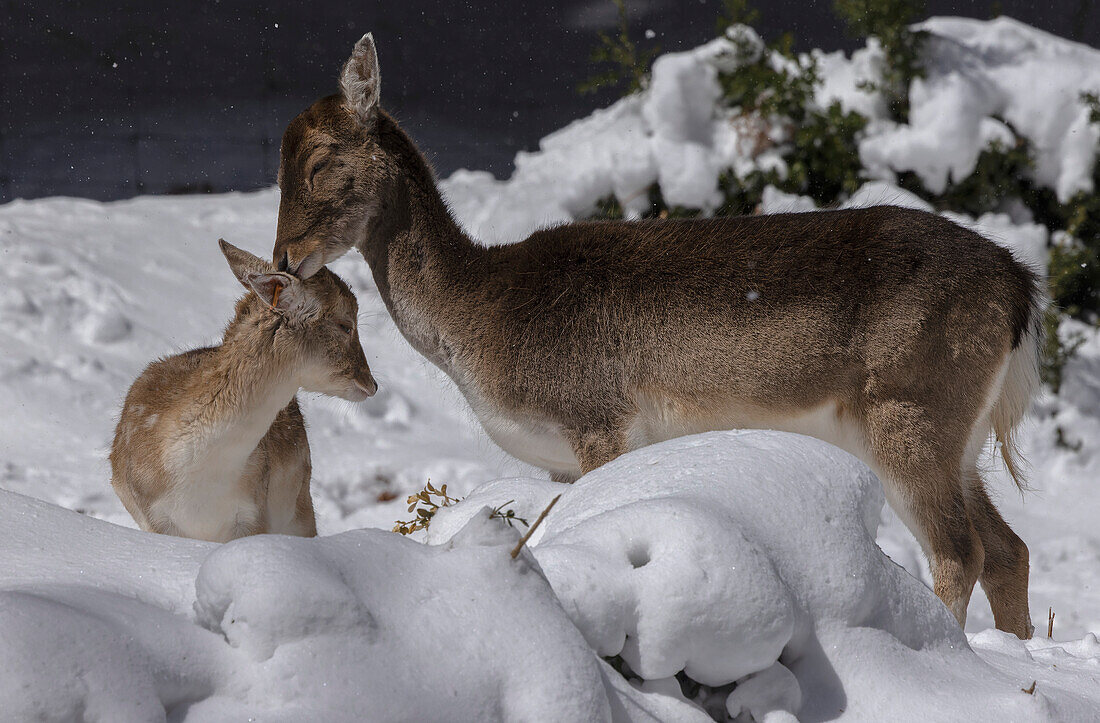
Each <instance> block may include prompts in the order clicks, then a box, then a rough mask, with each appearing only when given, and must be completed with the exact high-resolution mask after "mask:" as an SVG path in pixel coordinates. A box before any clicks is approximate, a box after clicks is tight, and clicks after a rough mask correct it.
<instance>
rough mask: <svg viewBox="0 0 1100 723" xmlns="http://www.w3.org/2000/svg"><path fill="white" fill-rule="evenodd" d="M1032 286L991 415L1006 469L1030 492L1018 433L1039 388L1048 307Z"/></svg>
mask: <svg viewBox="0 0 1100 723" xmlns="http://www.w3.org/2000/svg"><path fill="white" fill-rule="evenodd" d="M1030 286H1031V288H1030V294H1029V298H1028V299H1027V305H1026V308H1024V309H1021V313H1020V314H1018V315H1017V319H1018V320H1019V321H1018V322H1017V324H1018V326H1017V328H1016V331H1015V339H1014V344H1013V346H1012V350H1011V351H1010V352H1009V355H1008V371H1007V372H1006V373H1005V378H1004V382H1003V383H1002V385H1001V390H1000V394H999V395H998V397H997V401H996V402H995V403H994V405H993V410H992V412H991V414H990V416H991V419H990V421H991V423H992V426H993V434H994V436H995V437H996V439H997V443H998V445H997V446H998V447H999V448H1000V450H1001V457H1002V458H1003V459H1004V462H1005V467H1007V468H1008V473H1009V474H1010V475H1012V479H1013V481H1014V482H1015V483H1016V486H1017V487H1019V488H1020V489H1021V490H1024V489H1027V477H1026V474H1025V471H1024V463H1023V459H1022V457H1021V456H1020V451H1019V449H1018V447H1017V440H1016V433H1017V431H1018V427H1019V424H1020V421H1021V420H1022V419H1023V417H1024V415H1025V414H1027V411H1028V409H1029V408H1030V407H1031V400H1032V399H1033V398H1034V396H1035V394H1036V392H1037V391H1038V389H1039V384H1040V382H1039V355H1040V354H1041V352H1042V346H1043V315H1044V313H1045V312H1046V305H1047V302H1046V298H1045V296H1044V295H1043V292H1042V290H1041V288H1040V285H1039V280H1038V279H1037V278H1033V279H1032V283H1031V284H1030ZM1021 306H1022V304H1021ZM1021 322H1022V323H1021Z"/></svg>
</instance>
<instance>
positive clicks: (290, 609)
mask: <svg viewBox="0 0 1100 723" xmlns="http://www.w3.org/2000/svg"><path fill="white" fill-rule="evenodd" d="M0 503H2V504H0V543H2V544H0V555H2V556H3V557H2V559H0V562H2V563H3V564H0V706H2V708H3V710H4V716H5V719H6V720H9V719H10V720H30V719H34V720H46V721H55V720H57V721H62V720H72V719H83V720H102V721H115V720H125V721H144V720H150V721H152V720H164V718H165V717H166V716H168V717H169V718H171V719H174V720H176V719H179V720H182V719H184V718H186V719H187V720H226V719H237V720H243V719H245V718H246V717H252V718H259V719H262V720H316V719H318V716H319V717H321V718H323V719H325V720H349V721H350V720H424V721H427V720H486V721H488V720H530V721H535V720H546V719H547V718H546V716H550V717H552V718H554V719H557V720H591V721H597V720H612V719H613V712H614V713H616V714H617V718H616V719H618V720H638V721H644V720H660V719H665V720H667V719H669V718H685V719H690V717H691V716H692V715H693V714H697V712H698V711H697V710H696V709H694V708H693V707H691V706H689V705H688V704H686V703H683V702H680V701H676V700H672V699H668V698H667V696H660V695H656V694H651V693H645V692H642V691H639V690H635V689H634V688H632V687H631V686H629V685H628V684H626V682H625V681H623V680H621V678H619V680H617V681H616V680H615V679H614V678H616V677H618V673H615V672H614V671H613V670H610V668H608V667H607V666H606V664H605V663H603V662H602V661H600V660H599V659H598V658H597V657H596V655H595V654H594V653H593V652H592V651H591V649H590V648H589V647H588V645H587V644H586V642H585V640H584V638H583V636H582V635H581V634H580V632H579V631H578V630H577V629H576V628H575V627H574V626H573V625H572V623H571V622H570V620H569V618H568V617H567V616H566V614H565V612H564V611H563V610H562V608H561V605H560V604H559V603H558V602H557V599H556V598H555V596H554V595H553V593H552V591H551V589H550V587H549V585H548V584H547V582H546V580H545V578H544V577H543V576H542V575H541V574H540V573H539V571H538V569H537V567H534V566H532V564H531V563H530V562H529V561H528V560H527V559H525V558H522V557H521V558H520V559H518V560H512V559H511V557H510V554H509V552H510V550H511V548H512V546H513V545H514V544H515V542H516V540H517V539H518V534H517V533H516V532H515V531H514V530H511V529H509V528H507V527H505V526H504V525H502V524H501V523H499V522H498V521H495V520H490V519H489V518H488V516H487V515H480V516H475V518H474V519H472V520H471V521H470V523H469V524H468V525H467V526H466V527H465V528H464V529H463V530H462V531H461V532H460V533H459V534H457V535H456V536H455V537H454V539H453V540H452V541H451V543H450V544H449V545H447V546H445V547H427V546H424V545H422V544H419V543H416V542H413V541H410V540H408V539H405V538H402V537H400V536H398V535H394V534H392V533H385V532H381V531H378V530H365V531H358V532H348V533H344V534H341V535H336V536H334V537H330V538H320V539H313V540H308V539H301V538H291V537H282V536H268V535H265V536H257V537H252V538H247V539H244V540H239V541H236V542H233V543H229V544H227V545H224V546H220V547H219V546H216V545H213V544H209V543H201V542H195V541H190V540H184V539H179V538H168V537H161V536H157V535H151V534H147V533H142V532H137V531H134V530H128V529H125V528H120V527H117V526H115V525H111V524H109V523H104V522H100V521H97V520H93V519H91V518H87V517H84V516H81V515H78V514H76V513H72V512H68V511H64V510H61V509H60V508H57V507H53V506H52V505H48V504H46V503H42V502H38V501H36V500H31V499H30V498H26V497H22V496H20V495H17V494H14V493H11V492H0ZM34 532H37V533H38V534H34ZM32 570H33V574H31V573H32ZM563 691H568V695H563V694H562V693H563ZM624 716H625V717H624Z"/></svg>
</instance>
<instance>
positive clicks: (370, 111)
mask: <svg viewBox="0 0 1100 723" xmlns="http://www.w3.org/2000/svg"><path fill="white" fill-rule="evenodd" d="M381 90H382V76H381V75H380V74H379V72H378V51H376V50H375V49H374V37H373V36H372V35H371V34H370V33H367V34H366V35H364V36H363V37H362V38H360V39H359V42H358V43H356V44H355V49H354V50H352V51H351V57H350V58H348V62H347V63H345V64H344V70H343V72H341V73H340V92H341V93H342V94H343V96H344V105H345V106H346V107H347V109H348V110H350V111H351V112H352V115H354V116H355V118H356V119H357V120H358V121H359V125H361V126H363V127H364V128H367V129H368V130H369V129H370V128H371V127H372V126H373V125H374V121H375V118H376V116H377V114H378V99H379V97H380V94H381Z"/></svg>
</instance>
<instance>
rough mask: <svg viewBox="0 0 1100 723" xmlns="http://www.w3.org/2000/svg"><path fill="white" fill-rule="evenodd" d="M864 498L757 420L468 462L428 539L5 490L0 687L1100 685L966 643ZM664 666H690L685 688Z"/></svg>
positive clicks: (831, 693)
mask: <svg viewBox="0 0 1100 723" xmlns="http://www.w3.org/2000/svg"><path fill="white" fill-rule="evenodd" d="M558 493H561V494H562V498H561V500H560V502H559V503H558V505H557V506H556V507H555V509H554V511H553V512H552V513H551V514H550V515H549V517H548V518H547V519H546V521H545V522H544V524H543V526H542V527H541V528H540V529H539V530H538V531H537V533H536V534H535V536H534V538H533V539H532V541H531V542H530V545H529V546H528V547H527V548H526V549H524V551H523V552H522V553H521V554H520V556H519V557H518V558H517V559H512V557H511V555H510V550H511V549H512V547H513V546H514V545H515V543H516V541H517V539H518V536H519V533H518V531H517V530H515V529H512V528H510V527H508V526H507V525H506V524H505V523H504V522H502V521H500V520H498V519H493V518H492V517H491V516H490V506H497V505H500V504H502V503H504V502H507V501H509V500H511V501H513V502H512V504H513V506H514V509H515V510H516V512H517V513H519V514H520V516H524V517H527V518H528V519H531V518H532V517H533V516H534V515H535V514H537V512H538V511H539V510H540V509H542V508H543V506H544V505H545V504H546V503H547V502H548V501H549V499H550V498H551V497H552V496H553V495H555V494H558ZM881 506H882V493H881V491H880V489H879V486H878V484H877V482H876V481H875V480H874V477H873V476H872V475H871V473H870V472H869V471H868V470H867V469H866V468H864V467H863V466H862V465H861V464H860V463H859V462H857V461H856V460H855V459H854V458H852V457H850V456H848V455H846V454H845V453H844V452H841V451H839V450H837V449H835V448H833V447H830V446H829V445H826V444H825V443H823V442H819V441H817V440H814V439H811V438H808V437H799V436H797V435H788V434H781V433H775V432H744V433H737V432H728V433H714V434H709V435H701V436H697V437H689V438H684V439H679V440H673V441H671V442H666V443H664V444H661V445H656V446H654V447H649V448H646V449H643V450H639V451H638V452H634V453H631V454H629V455H626V456H624V457H622V458H620V459H619V460H616V461H615V462H614V463H611V464H609V465H607V466H605V467H604V468H601V469H600V470H598V471H597V472H594V473H592V474H590V475H588V476H586V477H584V478H582V479H581V480H580V481H579V482H578V483H577V484H576V485H573V486H571V487H564V486H561V485H556V484H554V483H551V482H548V481H545V480H537V479H524V478H518V479H504V480H497V481H494V482H490V483H488V484H486V485H484V486H483V487H482V488H480V489H479V490H477V491H476V492H475V493H473V494H472V495H471V496H470V497H469V498H468V499H467V500H466V501H464V502H462V503H460V504H458V505H456V506H455V507H453V508H447V509H444V510H441V511H440V512H439V513H438V514H437V515H436V518H435V520H434V521H433V523H432V526H431V528H429V533H430V536H431V538H432V541H433V542H435V543H436V544H432V545H424V544H421V543H418V542H415V541H413V540H410V539H407V538H404V537H401V536H399V535H395V534H393V533H388V532H382V531H379V530H359V531H352V532H345V533H342V534H339V535H335V536H332V537H327V538H316V539H302V538H294V537H283V536H277V535H262V536H256V537H250V538H245V539H243V540H237V541H234V542H231V543H228V544H226V545H221V546H218V545H215V544H212V543H205V542H197V541H193V540H185V539H180V538H169V537H162V536H158V535H153V534H149V533H144V532H139V531H135V530H130V529H126V528H121V527H118V526H115V525H112V524H110V523H106V522H102V521H99V520H95V519H92V518H89V517H86V516H83V515H79V514H76V513H73V512H70V511H67V510H62V509H61V508H58V507H55V506H52V505H49V504H47V503H44V502H40V501H37V500H33V499H31V498H27V497H23V496H21V495H18V494H15V493H12V492H4V491H0V709H2V710H3V711H4V715H5V716H10V717H11V718H12V719H13V720H28V719H35V720H46V721H55V720H56V721H63V720H71V719H74V718H77V719H85V720H101V721H114V720H126V721H146V720H148V721H155V720H164V719H165V718H168V719H170V720H188V721H206V720H243V719H245V718H251V719H257V720H276V721H279V720H315V719H318V718H323V719H324V720H334V721H336V720H349V721H351V720H379V721H386V720H425V721H431V720H486V721H491V720H509V721H511V720H530V721H536V720H570V721H572V720H584V721H600V720H606V721H620V722H623V723H625V722H628V721H647V722H652V721H671V720H676V721H705V720H707V715H706V713H705V712H704V711H705V710H709V711H710V712H712V713H714V712H719V713H722V712H724V713H728V714H730V715H738V714H740V713H745V712H747V713H748V714H750V715H751V716H753V718H754V719H756V720H764V719H768V720H784V719H786V720H791V716H793V715H797V716H799V719H801V720H823V719H832V718H834V717H836V716H839V715H841V714H843V717H846V718H849V719H853V720H883V719H891V720H927V719H930V718H931V719H936V718H942V717H943V709H941V708H940V706H943V705H950V706H951V707H950V711H951V715H952V717H958V716H972V717H977V718H981V719H989V718H991V717H999V718H1004V719H1008V720H1066V721H1069V720H1082V719H1084V718H1086V717H1087V716H1088V715H1089V714H1090V712H1092V711H1095V710H1096V707H1097V706H1100V686H1096V684H1095V683H1096V675H1097V674H1096V671H1097V669H1098V667H1100V644H1098V643H1097V642H1096V638H1095V636H1093V635H1091V634H1090V635H1087V636H1086V637H1085V638H1084V639H1082V640H1080V641H1076V642H1073V643H1054V642H1053V641H1030V642H1028V643H1023V642H1021V641H1018V640H1015V638H1010V637H1008V636H1005V635H1002V634H1000V633H997V632H996V631H986V632H983V633H979V634H978V635H976V636H974V637H973V638H972V645H973V647H974V649H975V650H976V651H977V654H975V651H974V650H972V649H971V647H970V646H969V645H968V644H967V639H966V637H965V636H964V635H963V634H962V632H961V631H960V630H959V629H958V627H957V626H956V624H955V622H954V619H953V618H952V617H951V616H950V614H949V613H948V612H947V610H946V609H945V608H944V607H943V606H942V605H941V604H940V602H939V601H938V600H937V599H936V598H935V596H933V595H932V593H931V592H930V591H929V590H928V589H927V588H926V587H924V586H923V585H922V584H921V583H920V582H919V581H917V580H915V579H913V578H911V577H910V576H908V575H907V574H906V573H905V572H904V571H903V570H902V569H901V568H899V567H898V566H896V565H895V564H893V563H892V562H891V561H890V560H889V559H888V558H887V557H885V555H883V554H882V552H881V551H880V550H879V549H878V547H877V546H876V545H875V542H874V532H875V528H876V526H877V524H878V520H879V512H880V508H881ZM614 655H618V656H621V661H624V662H622V663H621V664H618V667H616V666H614V665H612V664H610V663H608V662H607V661H605V660H601V657H607V656H614ZM681 670H683V671H685V672H686V673H687V674H688V676H690V677H691V678H693V679H694V680H697V681H699V682H702V683H705V684H707V685H708V686H711V687H706V688H700V689H699V690H698V692H695V693H692V698H691V699H688V698H687V697H686V696H685V694H684V692H683V690H684V689H683V688H682V687H681V685H680V683H679V681H677V680H676V679H675V678H674V677H673V676H675V675H676V674H677V673H678V672H680V671H681ZM620 671H626V672H627V674H628V675H629V676H630V679H629V680H628V679H627V678H624V676H623V674H622V672H620ZM1033 681H1035V682H1036V687H1035V688H1034V689H1033V690H1032V693H1027V692H1025V689H1027V688H1029V687H1030V684H1031V683H1032V682H1033ZM929 691H936V694H935V695H930V694H929ZM715 702H717V704H718V710H717V711H716V709H715V707H714V704H715Z"/></svg>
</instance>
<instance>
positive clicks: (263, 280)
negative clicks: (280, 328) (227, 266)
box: [245, 271, 317, 318]
mask: <svg viewBox="0 0 1100 723" xmlns="http://www.w3.org/2000/svg"><path fill="white" fill-rule="evenodd" d="M245 281H246V283H247V284H248V288H250V289H252V290H253V291H255V292H256V295H257V296H259V297H260V298H261V299H262V300H263V302H264V303H265V304H267V305H268V306H272V307H274V308H276V309H278V310H279V311H282V312H285V313H286V314H287V315H289V316H291V317H293V318H303V317H306V316H309V315H310V314H312V313H313V312H314V311H316V309H317V303H316V301H315V300H314V299H313V297H312V296H311V295H310V294H309V292H308V291H306V288H305V284H303V283H302V281H301V279H299V278H298V277H296V276H292V275H290V274H284V273H282V272H279V271H275V272H271V273H262V274H248V275H247V276H246V277H245Z"/></svg>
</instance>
